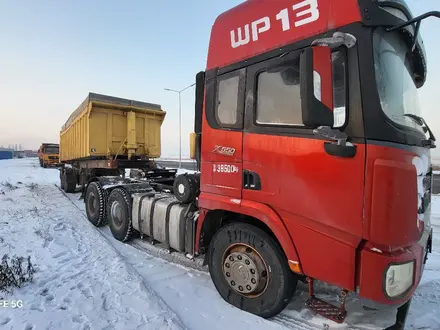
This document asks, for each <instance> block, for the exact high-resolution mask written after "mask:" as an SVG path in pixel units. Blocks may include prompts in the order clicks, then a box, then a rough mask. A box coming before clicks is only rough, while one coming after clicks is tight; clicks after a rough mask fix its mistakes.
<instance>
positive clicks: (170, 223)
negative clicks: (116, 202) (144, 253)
mask: <svg viewBox="0 0 440 330" xmlns="http://www.w3.org/2000/svg"><path fill="white" fill-rule="evenodd" d="M188 209H189V205H188V204H181V203H180V202H179V201H178V200H177V199H176V197H174V195H171V194H156V195H154V196H151V194H134V195H133V203H132V224H133V228H134V229H136V230H137V231H139V232H140V233H141V234H144V235H148V236H150V238H152V239H154V240H156V241H159V242H162V243H165V244H166V245H168V246H169V247H171V248H172V249H174V250H177V251H179V252H187V251H185V250H187V249H186V248H185V240H186V235H187V231H188V229H189V230H191V229H190V228H188V229H187V226H188V225H189V224H187V222H188V221H189V220H191V219H188V218H187V217H186V215H187V213H188ZM191 231H192V230H191ZM190 236H192V235H190ZM191 244H192V242H191Z"/></svg>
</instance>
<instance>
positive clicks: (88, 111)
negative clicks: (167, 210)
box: [60, 93, 176, 193]
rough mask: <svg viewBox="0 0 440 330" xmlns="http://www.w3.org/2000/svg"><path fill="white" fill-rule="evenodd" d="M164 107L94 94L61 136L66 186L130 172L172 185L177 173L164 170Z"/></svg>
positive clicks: (62, 177) (62, 173)
mask: <svg viewBox="0 0 440 330" xmlns="http://www.w3.org/2000/svg"><path fill="white" fill-rule="evenodd" d="M165 115H166V113H165V111H163V110H162V108H161V106H160V105H158V104H153V103H145V102H140V101H134V100H128V99H123V98H118V97H113V96H107V95H102V94H96V93H89V95H88V96H87V98H86V99H85V100H84V101H83V102H82V103H81V105H80V106H79V107H78V108H77V109H76V110H75V111H74V112H73V113H72V114H71V116H70V117H69V119H68V120H67V121H66V123H65V124H64V125H63V127H62V128H61V133H60V161H61V164H62V168H61V171H60V180H61V188H62V189H63V190H64V191H66V192H68V193H72V192H75V189H76V186H77V185H80V186H81V191H82V192H83V193H84V192H85V187H87V186H88V185H89V183H91V182H94V181H97V180H98V178H101V180H104V178H105V177H108V176H119V175H122V176H125V170H126V169H140V170H143V172H144V173H147V176H148V177H149V178H151V179H153V178H154V179H155V180H156V181H160V182H161V183H162V184H172V183H173V180H174V177H175V175H176V170H165V169H159V168H158V167H157V166H156V163H155V162H154V159H155V158H158V157H160V147H161V144H160V128H161V125H162V122H163V120H164V118H165Z"/></svg>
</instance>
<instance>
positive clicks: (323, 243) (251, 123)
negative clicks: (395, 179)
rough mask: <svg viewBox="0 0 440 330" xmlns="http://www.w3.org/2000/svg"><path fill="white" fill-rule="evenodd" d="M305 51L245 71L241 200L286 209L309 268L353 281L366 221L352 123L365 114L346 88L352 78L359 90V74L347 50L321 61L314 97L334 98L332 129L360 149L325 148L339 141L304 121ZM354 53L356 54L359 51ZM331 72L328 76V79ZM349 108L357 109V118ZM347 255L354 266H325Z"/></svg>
mask: <svg viewBox="0 0 440 330" xmlns="http://www.w3.org/2000/svg"><path fill="white" fill-rule="evenodd" d="M316 53H318V52H316ZM301 54H302V53H301V52H292V53H290V54H289V55H287V56H285V57H283V58H274V59H270V60H267V61H264V62H261V63H258V64H255V65H253V66H251V67H249V68H248V70H247V77H246V80H247V82H246V86H247V87H246V106H245V127H244V136H243V172H244V178H245V180H244V185H243V193H242V199H243V200H249V201H255V202H259V203H263V204H267V205H269V206H270V207H271V208H273V209H274V210H275V211H276V212H277V213H278V214H279V215H280V217H281V218H282V219H283V221H284V223H285V226H286V227H287V229H288V230H289V232H290V234H291V236H292V239H293V241H294V243H295V245H296V248H297V249H298V252H299V254H300V259H301V262H302V264H303V267H305V268H304V270H305V271H307V274H308V275H310V276H316V277H318V278H321V279H327V280H329V281H330V282H332V283H335V282H336V283H341V284H343V283H344V284H345V285H347V283H354V277H353V276H354V273H349V272H350V271H352V270H353V269H355V268H354V263H355V248H356V247H357V245H358V244H359V242H360V240H361V237H362V223H363V221H362V219H363V200H364V199H363V189H364V166H365V145H364V143H363V142H362V140H357V139H356V137H355V135H356V134H358V133H357V131H356V130H355V129H353V127H354V123H353V122H351V120H356V118H362V117H361V116H358V114H357V111H360V109H361V108H360V106H359V103H358V102H359V101H360V98H359V99H356V98H355V97H353V98H352V99H349V98H348V93H347V91H348V89H347V86H348V83H347V78H348V77H350V82H351V84H350V88H352V89H353V94H355V91H356V89H358V88H359V79H358V76H357V70H355V69H354V70H353V71H354V72H353V75H349V73H348V63H349V62H348V60H347V51H346V50H344V49H342V50H341V51H339V52H333V54H332V55H331V58H332V61H333V63H332V64H331V63H327V68H325V69H327V70H330V72H325V69H320V68H319V67H315V72H316V73H315V74H314V77H315V78H314V79H313V78H312V80H315V82H320V84H321V85H320V88H315V97H317V98H319V99H320V100H321V101H322V102H324V101H326V99H328V100H330V101H329V102H328V103H329V105H330V107H331V108H330V109H331V110H333V114H332V116H333V117H334V119H333V121H334V124H333V129H334V130H336V131H342V132H347V133H348V134H349V137H350V141H351V142H352V144H353V147H354V148H355V153H354V154H353V155H344V154H342V153H341V154H338V153H337V152H336V153H332V152H331V150H330V151H329V150H327V149H328V146H329V145H330V147H331V148H333V146H334V144H333V143H334V142H332V141H329V140H326V139H324V138H322V137H320V136H318V135H316V134H314V130H313V129H312V128H308V127H306V126H305V125H304V118H303V111H302V109H303V104H302V102H304V95H303V93H302V91H301V86H302V85H304V82H303V83H301V79H305V77H301V75H300V72H301V60H302V56H301ZM329 54H330V53H329ZM350 54H351V56H353V58H356V56H355V55H354V54H355V53H354V54H353V53H350ZM315 55H316V54H315ZM328 62H329V61H328ZM318 63H321V64H322V63H325V61H318ZM356 63H357V62H356V60H355V63H354V64H353V66H354V67H356V65H357V64H356ZM329 74H330V81H329V79H326V75H327V76H328V75H329ZM311 83H312V88H313V83H314V82H313V81H312V82H311ZM329 84H330V85H334V88H333V93H332V90H331V89H330V93H331V94H333V95H331V94H330V95H328V89H329V87H331V86H329ZM332 100H334V102H332ZM332 103H334V107H333V104H332ZM313 106H317V105H313ZM349 108H350V109H352V110H353V112H352V116H351V119H350V118H349V116H348V113H349V112H348V109H349ZM359 142H360V143H359ZM336 149H337V150H339V149H338V148H337V147H336ZM348 150H353V149H348ZM346 156H347V157H346ZM246 173H247V174H246ZM328 237H333V238H332V239H329V238H328ZM337 241H340V242H342V243H341V244H340V243H336V242H337ZM312 242H313V243H312ZM311 244H312V245H311ZM323 250H325V251H326V256H327V257H326V260H323V258H322V256H323V255H322V252H323ZM306 255H307V258H306V257H305V256H306ZM341 258H342V259H343V260H344V262H347V263H350V264H351V265H352V266H353V267H351V268H350V267H346V268H344V269H346V270H347V273H345V274H343V275H341V274H336V273H331V272H328V268H327V270H326V268H325V267H327V266H328V267H334V265H335V264H333V265H332V264H331V263H332V262H333V263H334V262H335V261H336V260H342V259H341ZM341 276H342V278H343V279H341Z"/></svg>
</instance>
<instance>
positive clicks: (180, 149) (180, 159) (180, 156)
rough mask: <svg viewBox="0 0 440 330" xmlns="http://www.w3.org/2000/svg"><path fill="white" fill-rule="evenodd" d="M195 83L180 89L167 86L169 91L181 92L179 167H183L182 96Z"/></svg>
mask: <svg viewBox="0 0 440 330" xmlns="http://www.w3.org/2000/svg"><path fill="white" fill-rule="evenodd" d="M194 85H195V83H194V84H192V85H190V86H187V87H185V88H184V89H181V90H180V91H178V90H175V89H170V88H165V90H166V91H168V92H174V93H178V94H179V168H182V97H181V94H182V92H183V91H186V90H187V89H188V88H191V87H193V86H194Z"/></svg>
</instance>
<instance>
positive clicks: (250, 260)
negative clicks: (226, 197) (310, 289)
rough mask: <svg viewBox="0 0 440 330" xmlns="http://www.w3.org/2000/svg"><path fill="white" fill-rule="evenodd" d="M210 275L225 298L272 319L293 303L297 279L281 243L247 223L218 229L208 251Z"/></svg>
mask: <svg viewBox="0 0 440 330" xmlns="http://www.w3.org/2000/svg"><path fill="white" fill-rule="evenodd" d="M208 257H209V261H208V263H209V273H210V274H211V278H212V281H213V282H214V285H215V287H216V288H217V291H218V292H219V293H220V295H221V296H222V297H223V299H224V300H225V301H227V302H229V303H230V304H231V305H234V306H235V307H237V308H240V309H242V310H244V311H247V312H249V313H252V314H256V315H258V316H261V317H264V318H269V317H272V316H275V315H277V314H278V313H280V312H281V311H282V310H283V309H284V308H285V307H286V306H287V304H288V303H289V302H290V300H291V299H292V297H293V294H294V293H295V290H296V285H297V282H298V279H297V278H296V276H295V275H294V274H293V273H292V272H291V270H290V269H289V267H288V263H287V260H286V257H285V256H284V254H283V252H282V250H281V248H280V247H279V246H278V244H277V243H276V242H275V241H274V240H273V239H272V237H270V236H269V235H268V234H267V233H265V232H264V231H263V230H261V229H259V228H257V227H255V226H252V225H250V224H246V223H232V224H229V225H226V226H224V227H222V228H221V229H219V231H218V232H217V233H216V234H215V236H214V237H213V239H212V241H211V244H210V246H209V251H208Z"/></svg>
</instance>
